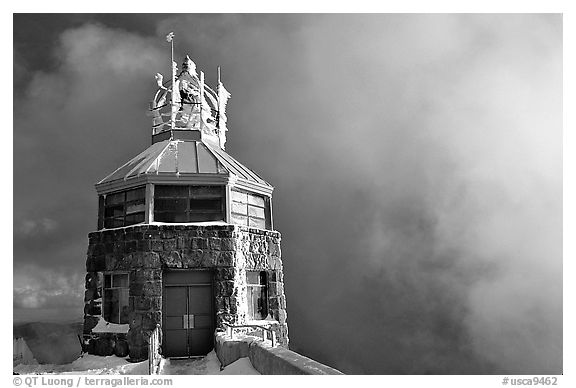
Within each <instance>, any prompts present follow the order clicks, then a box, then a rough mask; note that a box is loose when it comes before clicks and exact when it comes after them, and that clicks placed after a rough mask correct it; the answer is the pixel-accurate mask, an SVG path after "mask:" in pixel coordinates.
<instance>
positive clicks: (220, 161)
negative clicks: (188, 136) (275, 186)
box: [97, 140, 272, 187]
mask: <svg viewBox="0 0 576 388" xmlns="http://www.w3.org/2000/svg"><path fill="white" fill-rule="evenodd" d="M160 174H162V175H175V176H176V175H180V174H212V175H213V174H216V175H222V176H223V177H226V176H230V175H234V176H236V177H237V178H241V179H245V180H247V181H249V182H253V183H257V184H259V185H264V186H269V187H272V186H271V185H270V184H269V183H268V182H266V181H265V180H264V179H262V178H261V177H260V176H259V175H258V174H256V173H255V172H254V171H252V170H250V169H249V168H248V167H246V166H244V165H243V164H242V163H240V162H238V161H237V160H236V159H234V158H233V157H231V156H230V155H228V154H227V153H226V152H224V151H223V150H221V149H220V148H218V147H214V146H210V145H208V144H206V143H204V142H202V141H182V140H165V141H161V142H158V143H154V144H152V145H151V146H150V147H148V148H147V149H146V150H145V151H143V152H142V153H140V154H139V155H137V156H136V157H134V158H132V160H130V161H128V162H127V163H125V164H124V165H122V166H121V167H120V168H118V169H116V171H114V172H113V173H111V174H109V175H108V176H106V177H105V178H104V179H102V180H101V181H100V182H98V183H97V186H99V185H102V184H106V183H110V182H114V181H119V180H127V179H130V178H135V177H138V176H142V175H160Z"/></svg>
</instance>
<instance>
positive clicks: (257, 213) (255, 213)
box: [248, 205, 265, 219]
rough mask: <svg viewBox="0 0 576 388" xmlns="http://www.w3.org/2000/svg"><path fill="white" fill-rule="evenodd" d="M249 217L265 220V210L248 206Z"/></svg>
mask: <svg viewBox="0 0 576 388" xmlns="http://www.w3.org/2000/svg"><path fill="white" fill-rule="evenodd" d="M248 215H249V216H250V217H257V218H262V219H264V218H265V217H264V208H261V207H256V206H252V205H249V206H248Z"/></svg>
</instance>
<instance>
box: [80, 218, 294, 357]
mask: <svg viewBox="0 0 576 388" xmlns="http://www.w3.org/2000/svg"><path fill="white" fill-rule="evenodd" d="M88 238H89V245H88V255H87V256H88V257H87V260H86V271H87V272H88V274H87V281H86V293H85V298H84V301H85V310H84V332H85V333H90V332H91V329H92V328H93V327H94V326H95V325H96V323H97V322H98V319H99V318H100V316H101V314H102V309H101V300H102V299H101V294H100V292H99V290H98V287H99V285H98V282H97V281H96V279H97V278H98V273H103V272H111V271H125V272H128V273H129V278H130V284H129V323H130V330H129V332H128V336H127V339H128V343H129V348H130V357H131V358H132V359H135V360H138V359H145V358H147V346H148V337H149V336H150V334H151V333H152V331H153V330H154V329H155V328H156V325H158V324H162V271H163V270H165V269H173V268H179V269H210V270H212V271H213V273H214V297H215V300H214V305H215V309H214V310H215V313H216V328H217V330H225V328H224V327H223V325H222V323H223V322H225V323H229V324H243V323H246V320H247V299H246V271H247V270H248V271H267V273H268V275H269V276H268V306H269V313H270V315H271V317H272V318H273V319H274V321H275V323H272V322H273V321H271V324H270V326H271V327H272V329H273V330H274V331H276V337H277V339H278V342H279V343H280V344H281V345H283V346H287V345H288V326H287V324H286V299H285V296H284V284H283V272H282V260H281V258H280V254H281V253H280V233H278V232H276V231H268V230H261V229H255V228H249V227H245V226H239V225H229V224H224V225H210V226H201V225H135V226H130V227H124V228H118V229H110V230H102V231H98V232H93V233H90V234H89V236H88Z"/></svg>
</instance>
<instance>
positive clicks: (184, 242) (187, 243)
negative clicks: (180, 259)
mask: <svg viewBox="0 0 576 388" xmlns="http://www.w3.org/2000/svg"><path fill="white" fill-rule="evenodd" d="M191 247H192V241H191V240H190V239H189V238H187V237H182V236H180V237H178V238H177V239H176V248H177V249H180V250H182V249H190V248H191Z"/></svg>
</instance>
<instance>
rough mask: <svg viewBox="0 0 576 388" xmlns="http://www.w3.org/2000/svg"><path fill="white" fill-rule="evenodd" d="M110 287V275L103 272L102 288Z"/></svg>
mask: <svg viewBox="0 0 576 388" xmlns="http://www.w3.org/2000/svg"><path fill="white" fill-rule="evenodd" d="M110 287H112V275H110V274H105V275H104V288H110Z"/></svg>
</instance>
